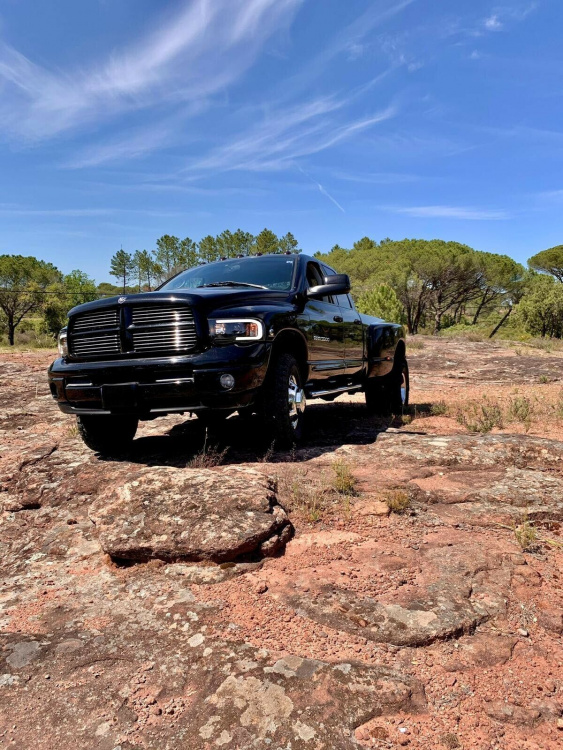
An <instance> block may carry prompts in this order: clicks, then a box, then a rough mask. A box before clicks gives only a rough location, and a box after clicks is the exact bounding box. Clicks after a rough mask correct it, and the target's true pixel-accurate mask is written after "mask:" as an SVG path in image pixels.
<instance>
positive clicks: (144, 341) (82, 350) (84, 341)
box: [69, 305, 197, 359]
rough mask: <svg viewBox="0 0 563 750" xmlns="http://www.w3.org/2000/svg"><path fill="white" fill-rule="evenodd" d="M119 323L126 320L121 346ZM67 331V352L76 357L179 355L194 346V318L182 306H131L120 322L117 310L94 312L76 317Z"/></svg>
mask: <svg viewBox="0 0 563 750" xmlns="http://www.w3.org/2000/svg"><path fill="white" fill-rule="evenodd" d="M127 308H129V313H127ZM121 320H123V321H124V322H126V321H129V325H128V326H127V329H126V331H125V337H124V339H123V343H122V332H121V328H120V325H121ZM70 330H71V335H70V338H69V344H70V350H71V353H72V354H73V355H74V356H76V357H79V358H88V357H97V358H98V357H99V358H102V359H103V358H104V357H114V356H115V355H122V356H123V357H134V356H135V354H143V355H145V356H146V355H150V354H151V353H154V354H159V355H162V354H165V353H167V352H169V353H170V354H179V353H183V352H190V351H193V350H194V349H195V348H196V347H197V334H196V329H195V321H194V316H193V313H192V310H191V309H190V308H189V307H185V306H183V305H181V306H180V305H150V306H149V305H144V306H138V307H137V306H134V305H131V306H127V307H125V318H123V319H122V318H121V317H120V310H119V309H117V308H116V309H109V310H93V311H92V312H87V313H82V314H81V315H78V316H76V318H75V319H74V320H73V321H72V326H71V329H70ZM122 346H126V349H124V348H122Z"/></svg>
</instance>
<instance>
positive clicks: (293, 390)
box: [287, 374, 306, 430]
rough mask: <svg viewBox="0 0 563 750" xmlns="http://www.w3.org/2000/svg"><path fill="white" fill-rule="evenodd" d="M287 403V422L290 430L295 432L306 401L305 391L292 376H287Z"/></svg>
mask: <svg viewBox="0 0 563 750" xmlns="http://www.w3.org/2000/svg"><path fill="white" fill-rule="evenodd" d="M287 401H288V406H289V421H290V422H291V426H292V428H293V429H294V430H296V429H297V425H298V424H299V418H300V417H301V415H302V414H303V412H304V411H305V405H306V399H305V391H304V390H303V388H301V387H300V386H299V383H298V382H297V378H296V377H295V375H293V374H292V375H290V376H289V383H288V388H287Z"/></svg>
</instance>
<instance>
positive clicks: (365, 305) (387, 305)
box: [356, 284, 404, 323]
mask: <svg viewBox="0 0 563 750" xmlns="http://www.w3.org/2000/svg"><path fill="white" fill-rule="evenodd" d="M356 307H357V308H358V310H359V311H360V312H361V313H364V314H365V315H374V316H375V317H376V318H383V320H388V321H390V322H392V323H402V322H404V312H403V306H402V305H401V303H400V302H399V299H398V297H397V295H396V294H395V291H394V290H393V289H392V288H391V287H390V286H387V284H379V285H377V286H375V287H374V288H373V289H370V290H369V291H367V292H364V293H363V294H361V295H360V297H359V298H358V300H357V302H356Z"/></svg>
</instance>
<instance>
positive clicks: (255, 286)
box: [197, 281, 268, 289]
mask: <svg viewBox="0 0 563 750" xmlns="http://www.w3.org/2000/svg"><path fill="white" fill-rule="evenodd" d="M208 286H250V287H252V288H253V289H268V287H267V286H262V285H261V284H249V283H247V282H246V281H214V282H212V283H211V284H200V285H199V286H198V287H197V289H203V287H208Z"/></svg>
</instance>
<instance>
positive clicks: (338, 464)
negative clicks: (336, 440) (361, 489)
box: [331, 458, 356, 496]
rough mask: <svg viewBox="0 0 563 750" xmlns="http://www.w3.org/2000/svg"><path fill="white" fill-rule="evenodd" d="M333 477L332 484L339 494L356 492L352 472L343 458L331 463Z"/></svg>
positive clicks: (353, 493)
mask: <svg viewBox="0 0 563 750" xmlns="http://www.w3.org/2000/svg"><path fill="white" fill-rule="evenodd" d="M331 468H332V471H333V472H334V478H333V480H332V486H333V488H334V489H335V490H336V492H338V494H339V495H348V496H353V495H355V494H356V478H355V477H354V475H353V473H352V467H351V466H350V464H349V463H348V462H347V461H346V460H345V459H343V458H338V459H336V461H333V463H332V467H331Z"/></svg>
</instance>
